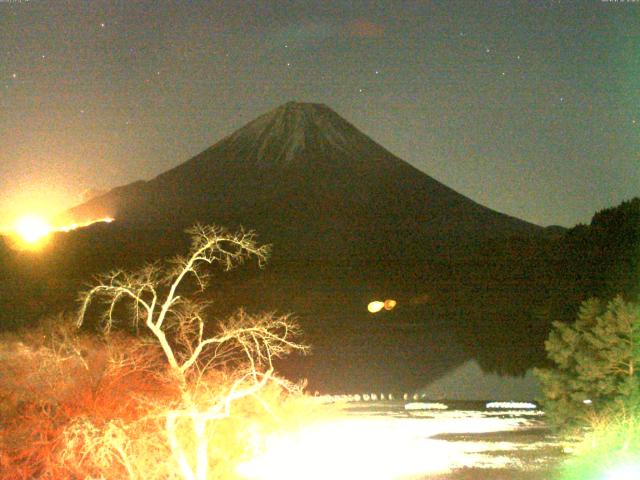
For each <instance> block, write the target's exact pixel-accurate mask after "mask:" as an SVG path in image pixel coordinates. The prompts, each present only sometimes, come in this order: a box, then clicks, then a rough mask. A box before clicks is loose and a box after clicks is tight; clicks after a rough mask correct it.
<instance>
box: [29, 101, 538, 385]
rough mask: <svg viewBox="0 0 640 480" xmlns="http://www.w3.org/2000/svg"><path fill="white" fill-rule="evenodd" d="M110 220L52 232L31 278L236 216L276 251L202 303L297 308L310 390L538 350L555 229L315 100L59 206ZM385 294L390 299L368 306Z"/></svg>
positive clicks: (295, 367)
mask: <svg viewBox="0 0 640 480" xmlns="http://www.w3.org/2000/svg"><path fill="white" fill-rule="evenodd" d="M105 216H112V217H115V219H116V221H115V222H113V223H111V224H108V225H106V224H101V225H95V226H93V227H90V228H87V229H83V230H82V231H78V232H74V233H71V234H69V235H65V236H63V235H61V236H59V238H57V239H56V241H55V242H52V247H51V249H50V250H51V252H50V260H49V263H48V265H49V266H48V267H46V268H45V267H42V273H41V274H40V275H41V278H42V279H43V280H42V282H43V283H44V282H46V281H50V280H49V279H50V278H52V277H55V278H58V277H60V275H61V274H64V275H67V276H69V278H71V277H73V278H72V281H69V283H68V284H67V286H65V287H64V288H63V287H59V288H58V289H57V292H60V296H59V298H58V299H56V304H64V303H65V301H67V300H65V298H66V297H64V296H65V295H67V296H70V293H68V292H71V293H75V292H76V291H77V288H78V287H77V286H78V285H81V284H82V283H84V282H86V280H87V278H88V277H89V276H90V275H91V274H95V273H99V272H101V271H105V270H108V269H111V268H117V267H123V268H133V267H135V266H136V265H140V264H141V263H142V262H144V261H150V260H155V259H158V258H161V257H165V256H168V255H172V254H175V253H184V252H185V250H186V248H187V247H188V244H187V243H186V241H185V236H184V233H183V231H184V229H185V228H186V227H189V226H191V225H193V224H194V223H196V222H199V223H203V224H207V223H212V224H218V225H222V226H226V227H228V228H230V229H234V228H236V227H238V226H244V227H246V228H250V229H254V230H256V231H257V233H258V235H259V239H260V241H261V242H262V243H269V244H272V246H273V257H272V259H271V262H270V264H269V265H268V266H267V269H266V270H264V271H258V270H257V269H253V270H252V269H249V270H248V271H247V270H239V271H236V272H232V273H231V274H229V275H226V276H224V278H222V279H220V280H219V282H218V281H217V282H216V289H217V290H216V292H215V293H214V294H213V295H214V297H215V298H214V302H213V307H212V308H213V309H214V312H213V313H212V315H214V316H217V318H221V317H222V316H223V315H224V314H226V313H229V312H230V311H231V310H232V309H233V308H235V307H237V306H245V307H247V308H248V309H249V310H264V309H269V310H278V311H284V312H294V314H296V315H297V316H298V318H299V319H300V321H301V323H302V326H303V329H304V331H305V333H306V335H307V339H308V341H309V343H311V346H312V349H313V352H314V354H313V355H312V356H311V357H308V358H295V359H292V360H291V361H289V362H285V363H283V365H282V368H283V369H284V371H285V373H287V374H289V375H291V376H296V377H307V378H309V381H310V385H312V386H316V387H317V388H318V389H321V390H324V391H346V390H351V391H357V390H354V389H360V390H361V391H366V389H368V388H379V389H385V388H398V389H400V388H419V387H421V386H423V385H425V384H426V383H428V382H429V381H433V380H435V379H436V378H438V377H439V376H441V375H444V374H445V373H446V372H447V371H449V370H451V369H452V368H453V367H455V366H457V365H460V364H462V363H463V362H465V361H468V360H469V359H471V358H473V359H476V360H477V361H478V362H479V364H480V365H482V366H483V367H487V368H488V370H491V371H498V372H503V373H504V372H506V373H523V372H524V371H526V369H528V368H530V367H531V366H532V364H535V363H536V362H539V361H541V359H542V358H544V349H543V347H542V345H543V342H544V339H545V338H546V334H547V332H548V324H547V323H545V322H543V321H540V320H539V317H540V316H539V315H537V314H536V312H535V311H534V307H535V306H536V305H537V304H538V302H539V301H540V299H541V298H544V296H545V294H546V290H545V288H546V287H545V285H547V284H548V283H549V282H548V281H547V278H546V277H545V275H546V270H545V266H544V261H543V260H541V258H542V256H541V255H539V251H540V250H539V248H538V245H539V244H540V243H541V242H542V243H544V242H545V241H546V240H545V239H547V238H548V237H549V235H550V233H549V232H547V231H546V230H545V229H544V228H542V227H539V226H536V225H533V224H531V223H527V222H525V221H523V220H520V219H517V218H514V217H511V216H508V215H505V214H502V213H499V212H496V211H494V210H491V209H489V208H487V207H484V206H482V205H480V204H478V203H476V202H474V201H473V200H471V199H469V198H467V197H465V196H463V195H461V194H460V193H458V192H456V191H454V190H452V189H451V188H449V187H447V186H446V185H443V184H442V183H440V182H438V181H437V180H435V179H434V178H432V177H430V176H429V175H427V174H425V173H423V172H421V171H419V170H417V169H416V168H414V167H413V166H411V165H409V164H408V163H406V162H405V161H403V160H401V159H399V158H398V157H396V156H395V155H393V154H392V153H390V152H389V151H388V150H386V149H385V148H383V147H382V146H380V145H379V144H377V143H376V142H375V141H373V140H372V139H370V138H369V137H368V136H366V135H365V134H363V133H362V132H360V131H359V130H358V129H357V128H356V127H354V126H353V125H352V124H350V123H349V122H348V121H346V120H345V119H343V118H342V117H341V116H340V115H338V114H337V113H335V112H334V111H333V110H331V109H330V108H328V107H327V106H325V105H321V104H313V103H293V102H290V103H287V104H284V105H282V106H280V107H278V108H276V109H274V110H272V111H270V112H268V113H266V114H264V115H262V116H260V117H258V118H257V119H256V120H254V121H252V122H250V123H249V124H247V125H246V126H244V127H242V128H240V129H239V130H237V131H236V132H234V133H232V134H231V135H229V136H227V137H226V138H224V139H222V140H220V141H219V142H218V143H216V144H214V145H213V146H211V147H210V148H208V149H206V150H205V151H203V152H202V153H200V154H198V155H196V156H195V157H193V158H191V159H190V160H188V161H186V162H184V163H182V164H180V165H178V166H177V167H175V168H173V169H171V170H168V171H166V172H164V173H162V174H160V175H158V176H157V177H155V178H153V179H151V180H148V181H137V182H134V183H131V184H129V185H125V186H122V187H118V188H115V189H113V190H111V191H109V192H108V193H106V194H104V195H100V196H98V197H95V198H92V199H91V200H89V201H88V202H86V203H83V204H81V205H79V206H77V207H75V208H73V209H71V210H69V211H68V212H67V213H66V214H65V217H66V220H67V221H73V222H78V223H81V222H85V221H89V220H92V219H95V218H102V217H105ZM69 252H73V254H71V255H70V254H69ZM47 268H48V269H49V270H47ZM387 298H393V299H395V300H397V302H398V306H397V308H395V309H394V310H393V311H389V312H386V311H383V312H381V313H380V314H376V315H372V314H370V313H368V312H367V310H366V305H367V303H368V302H370V301H372V300H376V299H377V300H384V299H387ZM380 391H382V390H380Z"/></svg>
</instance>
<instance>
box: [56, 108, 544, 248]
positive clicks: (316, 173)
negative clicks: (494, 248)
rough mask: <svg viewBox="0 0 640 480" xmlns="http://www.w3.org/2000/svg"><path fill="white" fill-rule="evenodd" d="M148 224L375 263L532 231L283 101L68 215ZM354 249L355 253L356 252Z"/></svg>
mask: <svg viewBox="0 0 640 480" xmlns="http://www.w3.org/2000/svg"><path fill="white" fill-rule="evenodd" d="M68 214H69V216H70V217H71V220H73V221H77V222H81V221H86V220H90V219H92V218H99V217H104V216H107V215H109V216H114V217H115V218H116V219H117V220H118V221H119V222H122V223H124V224H130V225H138V226H146V227H153V228H167V227H169V228H172V227H178V228H184V227H185V226H188V225H191V224H193V223H194V222H196V221H198V222H201V223H216V224H222V225H228V226H230V227H234V226H237V225H240V224H242V225H244V226H247V227H249V228H253V229H256V230H257V231H258V232H259V233H260V234H261V238H264V239H265V240H266V241H268V242H271V243H274V247H275V249H276V252H277V251H278V249H279V248H280V246H281V245H282V246H286V247H287V248H294V249H295V250H296V251H300V252H305V253H308V252H309V251H314V252H317V253H320V254H322V253H329V252H331V253H343V254H347V255H353V254H356V253H357V254H358V255H359V254H360V253H362V252H364V251H366V250H369V252H368V253H367V254H366V255H365V256H366V257H372V256H373V257H379V256H380V255H383V254H385V253H389V252H391V251H395V252H396V253H397V252H399V251H405V252H415V251H419V250H421V248H422V247H421V244H422V243H424V242H425V241H428V242H430V243H434V242H435V243H438V244H441V243H450V242H455V241H458V240H460V239H466V240H469V239H475V238H478V239H480V238H494V237H503V236H509V235H514V234H524V235H531V234H538V233H540V232H541V231H542V229H541V228H540V227H537V226H535V225H532V224H529V223H527V222H524V221H522V220H519V219H516V218H513V217H510V216H507V215H504V214H501V213H498V212H495V211H493V210H491V209H488V208H486V207H483V206H481V205H479V204H477V203H476V202H474V201H472V200H470V199H469V198H467V197H465V196H463V195H461V194H459V193H457V192H455V191H454V190H452V189H450V188H448V187H447V186H445V185H443V184H441V183H440V182H438V181H437V180H435V179H433V178H431V177H430V176H428V175H426V174H425V173H423V172H421V171H419V170H417V169H416V168H414V167H412V166H411V165H409V164H408V163H406V162H404V161H403V160H401V159H399V158H397V157H396V156H394V155H393V154H392V153H390V152H389V151H387V150H386V149H384V148H383V147H382V146H380V145H379V144H377V143H376V142H374V141H373V140H372V139H370V138H369V137H367V136H366V135H365V134H363V133H362V132H360V131H359V130H358V129H357V128H355V127H354V126H353V125H352V124H350V123H349V122H348V121H346V120H345V119H343V118H342V117H341V116H340V115H338V114H337V113H336V112H334V111H333V110H332V109H330V108H329V107H327V106H325V105H322V104H315V103H295V102H289V103H286V104H284V105H282V106H280V107H278V108H276V109H275V110H272V111H270V112H268V113H266V114H264V115H262V116H260V117H258V118H257V119H255V120H254V121H252V122H250V123H249V124H247V125H246V126H244V127H242V128H240V129H239V130H237V131H236V132H234V133H232V134H231V135H229V136H228V137H226V138H224V139H222V140H220V141H219V142H218V143H216V144H215V145H213V146H212V147H210V148H208V149H207V150H205V151H203V152H202V153H200V154H198V155H196V156H195V157H193V158H192V159H190V160H188V161H186V162H184V163H183V164H181V165H178V166H177V167H175V168H173V169H172V170H169V171H167V172H165V173H162V174H161V175H159V176H157V177H156V178H154V179H152V180H149V181H146V182H136V183H132V184H130V185H127V186H124V187H119V188H116V189H114V190H112V191H110V192H108V193H107V194H105V195H102V196H100V197H97V198H94V199H92V200H90V201H89V202H87V203H84V204H82V205H79V206H77V207H75V208H73V209H72V210H70V211H69V212H68ZM356 250H357V251H356Z"/></svg>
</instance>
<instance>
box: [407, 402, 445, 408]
mask: <svg viewBox="0 0 640 480" xmlns="http://www.w3.org/2000/svg"><path fill="white" fill-rule="evenodd" d="M447 408H449V407H447V406H446V405H445V404H444V403H425V402H411V403H407V404H406V405H405V406H404V409H405V410H446V409H447Z"/></svg>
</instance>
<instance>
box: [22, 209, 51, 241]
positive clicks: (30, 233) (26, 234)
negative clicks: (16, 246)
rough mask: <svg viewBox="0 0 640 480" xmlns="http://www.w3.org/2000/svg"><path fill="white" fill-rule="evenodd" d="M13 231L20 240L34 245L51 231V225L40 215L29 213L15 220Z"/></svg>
mask: <svg viewBox="0 0 640 480" xmlns="http://www.w3.org/2000/svg"><path fill="white" fill-rule="evenodd" d="M15 231H16V233H17V234H18V235H19V236H20V238H21V239H22V241H24V242H25V243H27V244H28V245H35V244H36V243H38V242H40V241H41V240H43V239H44V238H46V237H47V236H49V234H50V233H51V225H49V223H48V222H47V221H46V220H45V219H43V218H42V217H37V216H35V215H30V216H27V217H22V218H21V219H19V220H18V221H17V222H16V225H15Z"/></svg>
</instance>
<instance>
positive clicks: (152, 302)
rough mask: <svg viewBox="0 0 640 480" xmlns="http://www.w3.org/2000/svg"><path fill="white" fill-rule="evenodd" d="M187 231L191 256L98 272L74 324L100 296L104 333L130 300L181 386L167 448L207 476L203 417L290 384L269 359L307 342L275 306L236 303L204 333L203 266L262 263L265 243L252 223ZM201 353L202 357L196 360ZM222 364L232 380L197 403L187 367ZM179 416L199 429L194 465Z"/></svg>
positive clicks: (135, 318) (188, 469)
mask: <svg viewBox="0 0 640 480" xmlns="http://www.w3.org/2000/svg"><path fill="white" fill-rule="evenodd" d="M187 233H189V234H191V236H192V238H193V241H192V245H191V249H190V252H189V255H188V257H177V258H175V259H173V260H172V261H171V262H169V263H168V264H161V263H153V264H149V265H146V266H144V267H143V268H141V269H139V270H137V271H135V272H125V271H123V270H116V271H113V272H111V273H109V274H106V275H103V276H101V277H98V278H97V283H96V284H95V286H93V287H91V288H90V289H89V290H87V291H85V292H83V293H82V295H81V303H82V306H81V308H80V312H79V315H78V325H79V326H80V325H81V324H82V323H83V322H84V320H85V317H86V316H87V312H88V308H89V306H90V304H91V303H92V302H93V301H94V300H98V299H99V300H102V301H103V302H104V309H103V314H102V327H103V329H104V332H105V333H109V331H110V330H111V329H112V328H113V326H114V325H115V324H116V321H117V314H116V312H117V311H119V310H118V309H117V308H116V307H118V305H119V304H120V303H125V304H127V305H128V306H129V307H130V308H131V314H130V318H129V319H128V321H129V322H130V323H131V324H132V325H133V326H134V327H136V328H140V326H141V325H142V326H144V327H146V328H147V329H148V330H149V331H150V332H151V333H152V334H153V336H154V337H155V338H156V339H157V341H158V342H159V344H160V346H161V347H162V350H163V352H164V355H165V357H166V359H167V362H168V364H169V367H170V370H171V371H172V372H173V374H174V375H175V376H176V378H177V379H178V380H179V384H180V387H181V390H182V394H183V404H182V406H181V407H180V408H176V409H173V410H171V411H170V412H169V413H168V414H167V418H166V429H167V434H168V439H169V444H170V447H171V450H172V452H173V453H174V455H175V456H176V460H177V462H178V464H179V466H180V469H181V472H182V475H183V477H184V478H187V479H204V478H206V472H207V468H208V459H207V439H206V436H205V427H206V423H207V422H208V421H209V420H216V419H221V418H225V417H228V416H229V415H230V414H231V405H232V403H233V402H234V401H236V400H238V399H240V398H243V397H246V396H250V395H255V394H256V393H257V392H258V391H259V390H260V389H261V388H262V387H264V386H265V385H266V384H267V383H268V382H270V381H276V382H279V383H281V384H282V385H283V386H285V387H289V386H290V385H289V384H287V382H285V381H284V380H281V379H278V378H277V377H276V376H274V374H273V372H274V368H273V359H274V358H278V357H281V356H283V355H285V354H287V353H290V352H292V351H300V352H305V351H306V350H307V348H308V347H307V346H305V345H304V344H302V343H299V341H298V340H297V338H298V337H299V334H300V328H299V326H298V324H297V323H296V322H295V321H294V320H293V319H292V318H291V317H290V316H288V315H275V314H273V313H267V314H261V315H250V314H248V313H247V312H245V311H244V310H239V311H238V312H237V313H236V314H235V315H232V316H231V317H230V318H229V319H227V320H226V321H224V322H219V323H218V325H217V330H216V331H215V333H214V334H212V335H211V336H207V335H205V325H206V320H205V309H206V307H207V303H206V302H204V301H202V300H197V299H193V298H192V297H193V293H197V292H198V291H203V290H205V288H206V287H207V285H208V283H209V280H210V277H209V275H208V274H207V272H206V271H205V268H204V267H205V266H207V265H211V264H214V263H217V264H219V265H220V266H222V268H223V269H224V270H230V269H232V268H234V267H236V266H237V265H240V264H242V263H244V262H245V261H246V260H248V259H249V258H250V257H255V258H256V259H257V261H258V264H259V265H260V266H263V265H264V263H265V262H266V260H267V257H268V254H269V248H268V246H258V245H257V243H256V241H255V234H254V233H253V232H250V231H249V232H245V231H242V230H241V231H239V232H237V233H230V232H228V231H227V230H225V229H222V228H220V227H215V226H201V225H196V226H195V227H193V228H192V229H190V230H188V231H187ZM188 278H189V279H190V280H192V281H194V282H193V285H195V287H194V288H195V292H193V291H192V292H191V293H192V295H190V296H187V293H186V292H184V291H183V290H186V287H187V285H186V283H188V282H187V279H188ZM205 352H207V354H206V355H204V353H205ZM203 357H204V358H205V359H206V360H205V361H201V359H202V358H203ZM221 364H224V365H227V366H229V365H231V366H233V369H234V376H233V380H232V382H231V386H230V387H229V389H228V390H227V391H226V393H225V394H224V395H222V396H218V397H217V398H216V400H215V401H213V402H212V403H211V404H210V405H207V406H206V408H205V409H204V410H203V409H202V408H198V407H197V406H196V405H195V403H194V402H193V401H192V399H191V398H190V386H189V381H190V379H191V378H192V377H191V376H190V375H189V373H190V372H193V371H196V368H199V370H200V372H202V370H205V369H210V368H214V367H216V366H220V365H221ZM180 418H188V419H190V420H191V421H192V425H193V429H194V433H195V436H196V441H197V445H198V451H197V452H196V455H195V457H196V465H195V466H193V467H192V466H190V464H189V462H188V461H187V458H189V455H188V454H187V452H185V451H184V450H183V449H182V448H181V446H180V444H179V442H178V439H177V434H176V423H177V421H178V419H180Z"/></svg>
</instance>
